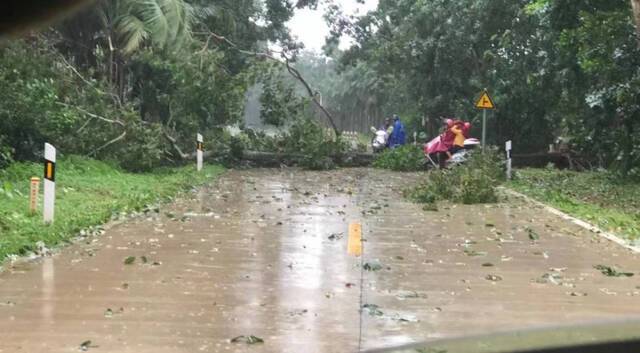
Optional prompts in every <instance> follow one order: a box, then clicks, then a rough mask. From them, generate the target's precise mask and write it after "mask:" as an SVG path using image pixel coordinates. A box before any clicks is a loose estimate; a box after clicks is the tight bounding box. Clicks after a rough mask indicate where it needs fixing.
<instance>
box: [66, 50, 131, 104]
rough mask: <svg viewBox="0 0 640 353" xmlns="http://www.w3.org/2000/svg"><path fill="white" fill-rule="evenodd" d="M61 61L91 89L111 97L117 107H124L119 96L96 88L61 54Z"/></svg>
mask: <svg viewBox="0 0 640 353" xmlns="http://www.w3.org/2000/svg"><path fill="white" fill-rule="evenodd" d="M59 57H60V59H61V60H62V62H63V64H64V65H65V66H66V67H67V68H68V69H69V70H71V72H73V73H74V74H75V75H76V76H78V78H80V80H82V81H83V82H84V83H85V84H87V85H88V86H90V87H91V88H93V89H94V90H96V92H98V93H100V94H102V95H105V96H109V97H111V98H112V99H113V101H114V103H116V105H117V106H119V107H122V103H121V102H120V98H118V96H117V95H115V94H113V93H110V92H105V91H103V90H101V89H99V88H97V87H95V86H94V83H92V82H91V81H89V80H87V79H86V78H85V77H84V76H82V74H81V73H80V72H78V70H77V69H76V68H75V67H74V66H73V65H71V63H69V62H68V61H67V59H66V58H65V57H64V55H62V54H60V55H59Z"/></svg>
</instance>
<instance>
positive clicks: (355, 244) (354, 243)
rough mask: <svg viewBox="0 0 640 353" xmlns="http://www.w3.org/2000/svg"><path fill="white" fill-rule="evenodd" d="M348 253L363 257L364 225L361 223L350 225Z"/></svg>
mask: <svg viewBox="0 0 640 353" xmlns="http://www.w3.org/2000/svg"><path fill="white" fill-rule="evenodd" d="M347 253H348V254H349V255H353V256H360V255H362V225H361V224H360V223H351V224H349V242H348V244H347Z"/></svg>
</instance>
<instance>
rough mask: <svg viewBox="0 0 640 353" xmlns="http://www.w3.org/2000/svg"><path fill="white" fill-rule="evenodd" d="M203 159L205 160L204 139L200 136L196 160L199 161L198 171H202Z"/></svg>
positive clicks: (197, 138) (198, 136)
mask: <svg viewBox="0 0 640 353" xmlns="http://www.w3.org/2000/svg"><path fill="white" fill-rule="evenodd" d="M203 158H204V139H203V138H202V135H200V134H198V135H197V136H196V159H197V161H196V163H197V169H198V171H201V170H202V164H203Z"/></svg>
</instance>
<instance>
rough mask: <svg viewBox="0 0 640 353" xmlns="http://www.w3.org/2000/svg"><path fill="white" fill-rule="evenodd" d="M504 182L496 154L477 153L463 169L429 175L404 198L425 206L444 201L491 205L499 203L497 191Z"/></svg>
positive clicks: (440, 171)
mask: <svg viewBox="0 0 640 353" xmlns="http://www.w3.org/2000/svg"><path fill="white" fill-rule="evenodd" d="M503 181H504V172H503V163H502V161H501V159H500V155H499V154H498V153H497V151H493V150H491V151H488V152H487V153H485V154H482V153H481V152H479V151H477V152H474V153H473V154H472V155H471V156H470V157H469V160H468V161H467V162H466V163H465V164H463V165H460V166H456V167H453V168H451V169H444V170H432V171H430V172H429V174H428V175H427V179H426V180H425V181H424V182H423V183H422V184H421V185H419V186H417V187H416V188H414V189H412V190H408V191H407V192H406V195H407V196H408V197H409V198H410V199H412V200H414V201H415V202H418V203H426V204H434V203H436V202H438V201H443V200H447V201H452V202H455V203H463V204H467V205H471V204H482V203H494V202H497V201H498V196H497V194H496V187H497V186H498V185H499V184H500V183H502V182H503Z"/></svg>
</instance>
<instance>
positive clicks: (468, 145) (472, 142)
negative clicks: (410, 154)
mask: <svg viewBox="0 0 640 353" xmlns="http://www.w3.org/2000/svg"><path fill="white" fill-rule="evenodd" d="M478 146H480V140H478V139H476V138H468V139H466V140H465V142H464V148H463V149H461V150H460V151H458V152H456V153H454V154H453V156H451V158H448V159H447V160H446V161H445V162H444V163H442V164H440V163H438V161H440V160H441V159H442V158H447V151H448V150H449V148H448V147H447V146H446V145H445V144H444V143H443V135H440V136H438V137H436V138H435V139H433V140H431V141H430V142H429V143H427V144H426V145H425V146H424V154H425V157H426V160H427V165H428V166H429V165H430V166H433V167H434V168H438V166H440V165H443V166H444V167H450V166H456V165H460V164H463V163H465V162H466V161H467V159H468V157H469V153H470V152H471V151H472V150H474V149H475V148H477V147H478Z"/></svg>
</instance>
